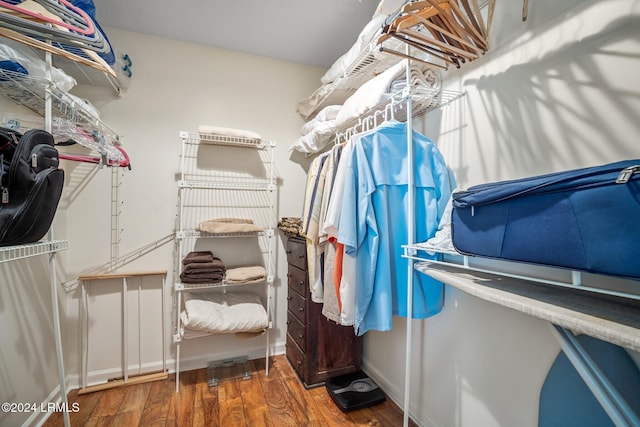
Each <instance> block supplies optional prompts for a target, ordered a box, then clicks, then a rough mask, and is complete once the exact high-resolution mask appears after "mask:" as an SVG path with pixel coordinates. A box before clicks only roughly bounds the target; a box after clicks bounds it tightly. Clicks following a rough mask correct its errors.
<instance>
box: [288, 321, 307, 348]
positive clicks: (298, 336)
mask: <svg viewBox="0 0 640 427" xmlns="http://www.w3.org/2000/svg"><path fill="white" fill-rule="evenodd" d="M287 334H288V335H289V336H290V337H291V338H292V339H293V340H294V341H295V342H296V344H298V347H300V349H301V350H302V352H303V353H306V352H307V340H306V339H305V326H304V325H303V324H302V323H300V321H299V320H298V318H297V317H296V316H295V315H294V314H293V313H291V312H290V311H287Z"/></svg>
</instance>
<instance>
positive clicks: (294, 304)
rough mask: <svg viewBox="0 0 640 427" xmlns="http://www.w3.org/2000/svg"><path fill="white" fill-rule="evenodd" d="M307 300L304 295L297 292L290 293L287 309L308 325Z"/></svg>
mask: <svg viewBox="0 0 640 427" xmlns="http://www.w3.org/2000/svg"><path fill="white" fill-rule="evenodd" d="M305 306H306V300H305V299H304V298H303V297H302V295H300V294H297V293H295V292H289V294H288V295H287V309H288V310H289V311H290V312H291V313H292V314H293V315H294V316H296V317H297V318H298V320H300V322H302V324H306V323H307V313H306V308H305Z"/></svg>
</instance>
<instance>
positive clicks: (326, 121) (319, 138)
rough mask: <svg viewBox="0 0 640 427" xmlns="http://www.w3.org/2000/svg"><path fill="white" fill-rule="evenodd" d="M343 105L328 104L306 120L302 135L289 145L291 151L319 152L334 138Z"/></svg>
mask: <svg viewBox="0 0 640 427" xmlns="http://www.w3.org/2000/svg"><path fill="white" fill-rule="evenodd" d="M341 108H342V106H341V105H328V106H326V107H325V108H323V109H322V110H321V111H320V112H319V113H318V115H317V116H316V117H314V118H313V119H311V120H309V121H308V122H306V123H305V124H304V125H303V126H302V129H300V132H301V133H302V136H301V137H300V138H298V139H297V140H296V141H295V142H294V143H293V144H292V145H291V147H289V151H292V150H296V151H299V152H301V153H317V152H318V151H320V150H322V149H323V148H324V147H326V146H327V144H329V142H331V140H333V138H334V136H335V133H336V129H337V128H336V120H335V119H336V117H337V116H338V113H339V112H340V109H341Z"/></svg>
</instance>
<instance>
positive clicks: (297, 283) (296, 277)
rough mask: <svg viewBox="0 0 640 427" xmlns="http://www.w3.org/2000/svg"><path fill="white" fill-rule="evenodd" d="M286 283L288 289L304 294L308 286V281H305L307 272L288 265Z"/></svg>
mask: <svg viewBox="0 0 640 427" xmlns="http://www.w3.org/2000/svg"><path fill="white" fill-rule="evenodd" d="M287 284H288V285H289V289H291V290H293V291H294V292H297V293H299V294H300V295H302V296H306V295H307V287H308V286H309V282H308V281H307V272H306V271H305V270H300V269H299V268H297V267H294V266H292V265H290V266H289V271H288V272H287Z"/></svg>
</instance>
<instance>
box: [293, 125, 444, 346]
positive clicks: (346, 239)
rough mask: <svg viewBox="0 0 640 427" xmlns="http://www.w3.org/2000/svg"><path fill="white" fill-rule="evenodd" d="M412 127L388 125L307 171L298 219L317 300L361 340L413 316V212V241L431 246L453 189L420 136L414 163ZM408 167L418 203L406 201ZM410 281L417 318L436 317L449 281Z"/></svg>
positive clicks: (417, 277) (355, 137)
mask: <svg viewBox="0 0 640 427" xmlns="http://www.w3.org/2000/svg"><path fill="white" fill-rule="evenodd" d="M408 131H409V130H408V129H407V125H406V123H403V122H398V121H395V120H388V121H385V122H384V123H382V124H381V125H380V126H379V127H378V128H376V129H374V130H372V131H368V132H363V133H360V134H357V135H353V136H351V138H350V139H349V140H348V142H346V143H345V144H344V145H336V146H334V148H333V149H332V150H331V151H330V152H328V153H325V154H323V155H322V156H320V157H317V158H316V159H314V161H313V162H312V164H311V167H310V170H309V175H308V181H307V189H306V194H305V203H304V211H303V216H302V218H303V234H304V235H305V236H306V239H307V259H308V263H309V285H310V288H311V295H312V299H313V301H314V302H318V303H320V302H321V303H323V310H322V312H323V314H324V315H325V316H326V317H327V318H329V319H331V320H334V321H336V322H338V323H340V324H342V325H349V326H351V325H352V326H353V327H354V329H355V333H356V334H357V335H363V334H364V333H366V332H367V331H370V330H377V331H388V330H390V329H391V328H392V317H393V316H394V315H398V316H403V317H406V316H407V308H408V307H407V301H408V294H407V288H406V283H407V280H408V277H407V276H408V274H409V273H408V272H407V266H408V264H407V262H408V261H407V259H406V258H403V257H402V253H403V250H402V245H403V244H406V243H407V242H406V236H407V234H408V225H407V221H406V218H407V211H408V209H410V207H411V206H415V216H416V218H418V221H417V224H416V238H417V239H421V240H422V239H424V240H426V239H428V238H430V237H432V236H433V235H434V234H435V231H436V229H437V226H438V223H439V221H440V218H441V217H442V215H443V212H444V210H445V207H446V204H447V202H448V200H449V198H450V196H451V191H452V189H453V188H455V182H454V178H453V176H452V175H451V174H450V173H449V170H448V168H447V165H446V163H445V161H444V158H443V156H442V154H441V153H440V152H439V150H438V149H437V147H436V146H435V145H434V144H433V143H432V142H431V141H430V140H429V139H428V138H426V137H425V136H424V135H421V134H420V133H418V132H415V131H412V137H413V142H412V143H413V149H414V153H415V157H414V164H413V165H409V164H408V159H407V132H408ZM409 171H413V173H414V182H415V201H409V200H407V195H408V194H407V193H408V174H409ZM436 256H437V255H434V257H436ZM414 280H415V283H416V286H414V288H413V289H414V290H413V305H412V307H413V315H412V317H413V318H426V317H429V316H432V315H434V314H437V313H438V312H440V310H441V309H442V306H443V301H444V289H443V285H442V284H441V283H439V282H436V281H435V280H433V279H431V278H429V277H427V276H425V275H422V274H418V273H416V274H415V276H414Z"/></svg>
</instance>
